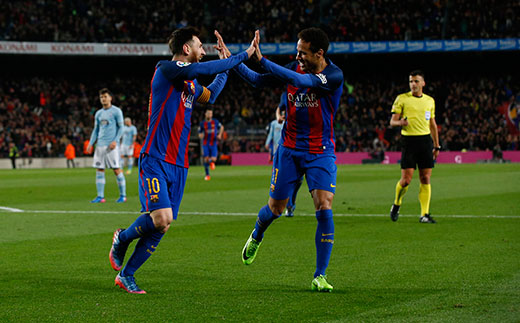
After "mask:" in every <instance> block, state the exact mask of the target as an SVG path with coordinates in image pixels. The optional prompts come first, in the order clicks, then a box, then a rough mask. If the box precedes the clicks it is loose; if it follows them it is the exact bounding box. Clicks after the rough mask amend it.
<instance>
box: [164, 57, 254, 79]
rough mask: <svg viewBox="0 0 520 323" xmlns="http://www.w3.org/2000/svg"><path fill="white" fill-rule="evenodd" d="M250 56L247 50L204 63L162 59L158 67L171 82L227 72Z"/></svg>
mask: <svg viewBox="0 0 520 323" xmlns="http://www.w3.org/2000/svg"><path fill="white" fill-rule="evenodd" d="M248 58H249V56H248V55H247V53H246V52H242V53H240V54H237V55H233V56H231V57H229V58H226V59H219V60H214V61H209V62H203V63H186V62H180V61H160V62H159V63H158V68H159V70H160V71H161V73H163V75H164V77H166V78H167V79H168V80H170V82H174V81H178V80H193V79H195V78H197V77H198V76H200V75H213V74H218V73H222V72H225V71H227V70H229V69H232V68H233V67H235V66H237V65H238V64H240V63H242V62H243V61H245V60H247V59H248Z"/></svg>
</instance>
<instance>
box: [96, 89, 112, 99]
mask: <svg viewBox="0 0 520 323" xmlns="http://www.w3.org/2000/svg"><path fill="white" fill-rule="evenodd" d="M105 93H107V94H108V95H110V96H112V97H113V95H112V92H110V90H109V89H107V88H106V87H104V88H102V89H101V90H99V95H102V94H105Z"/></svg>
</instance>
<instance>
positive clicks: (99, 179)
mask: <svg viewBox="0 0 520 323" xmlns="http://www.w3.org/2000/svg"><path fill="white" fill-rule="evenodd" d="M96 190H97V196H99V197H104V196H105V172H102V171H99V170H96Z"/></svg>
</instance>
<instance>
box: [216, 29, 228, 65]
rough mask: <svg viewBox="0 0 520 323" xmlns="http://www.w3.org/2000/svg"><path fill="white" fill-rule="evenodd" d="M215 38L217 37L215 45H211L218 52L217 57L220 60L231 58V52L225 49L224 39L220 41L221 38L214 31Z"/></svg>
mask: <svg viewBox="0 0 520 323" xmlns="http://www.w3.org/2000/svg"><path fill="white" fill-rule="evenodd" d="M215 36H216V37H217V45H213V48H215V49H216V50H217V51H218V57H219V58H220V59H223V58H228V57H230V56H231V52H230V51H229V49H228V48H227V46H226V44H224V39H222V36H221V35H220V33H219V32H218V31H216V30H215Z"/></svg>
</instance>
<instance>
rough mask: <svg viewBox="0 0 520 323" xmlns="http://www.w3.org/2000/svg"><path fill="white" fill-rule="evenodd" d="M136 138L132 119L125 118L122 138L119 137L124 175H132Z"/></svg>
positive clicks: (135, 129)
mask: <svg viewBox="0 0 520 323" xmlns="http://www.w3.org/2000/svg"><path fill="white" fill-rule="evenodd" d="M136 138H137V128H136V127H135V126H134V125H133V124H132V119H130V118H125V126H124V127H123V136H122V137H121V161H122V165H121V166H122V167H124V164H125V158H126V167H128V168H127V170H126V174H127V175H130V174H132V167H133V166H134V145H135V139H136Z"/></svg>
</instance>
